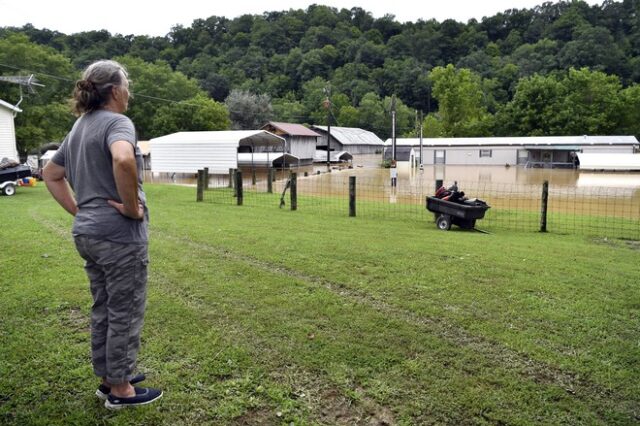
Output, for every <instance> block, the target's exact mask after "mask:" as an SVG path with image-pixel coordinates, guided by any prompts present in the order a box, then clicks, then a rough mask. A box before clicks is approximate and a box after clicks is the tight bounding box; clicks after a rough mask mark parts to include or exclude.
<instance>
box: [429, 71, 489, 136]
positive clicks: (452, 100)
mask: <svg viewBox="0 0 640 426" xmlns="http://www.w3.org/2000/svg"><path fill="white" fill-rule="evenodd" d="M430 78H431V80H432V81H433V96H434V98H436V99H437V100H438V104H439V110H438V115H439V117H440V120H441V122H442V128H443V130H444V135H445V136H448V137H464V136H484V135H486V134H487V133H488V127H489V126H488V121H489V119H490V118H489V115H488V114H487V110H486V108H485V106H484V105H483V97H484V94H483V92H482V86H481V81H480V78H479V77H478V76H477V75H475V74H473V73H472V72H471V70H468V69H465V68H462V69H459V70H458V69H456V68H455V67H454V66H453V65H451V64H449V65H447V66H446V67H436V68H434V69H433V70H432V71H431V73H430Z"/></svg>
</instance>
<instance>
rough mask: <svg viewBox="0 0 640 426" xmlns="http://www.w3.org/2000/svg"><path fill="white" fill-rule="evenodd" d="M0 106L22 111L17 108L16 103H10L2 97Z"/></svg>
mask: <svg viewBox="0 0 640 426" xmlns="http://www.w3.org/2000/svg"><path fill="white" fill-rule="evenodd" d="M0 106H3V107H5V108H7V109H10V110H11V111H13V112H22V110H21V109H20V108H18V107H17V106H16V105H11V104H10V103H9V102H5V101H3V100H2V99H0Z"/></svg>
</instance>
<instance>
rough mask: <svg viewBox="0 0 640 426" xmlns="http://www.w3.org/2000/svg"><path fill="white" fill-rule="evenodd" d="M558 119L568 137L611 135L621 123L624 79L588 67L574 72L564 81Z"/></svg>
mask: <svg viewBox="0 0 640 426" xmlns="http://www.w3.org/2000/svg"><path fill="white" fill-rule="evenodd" d="M562 85H563V86H564V91H565V96H563V97H562V98H561V99H560V105H561V113H560V115H559V117H558V120H559V121H560V123H561V126H562V129H558V131H563V132H564V134H567V135H572V134H573V135H609V134H612V133H613V132H615V130H616V127H617V123H618V120H619V116H618V112H619V102H620V98H619V92H620V90H621V84H620V79H619V78H618V77H617V76H612V75H606V74H605V73H603V72H600V71H591V70H589V69H587V68H581V69H579V70H576V69H573V68H572V69H570V70H569V72H568V73H567V75H566V76H565V78H564V79H563V80H562Z"/></svg>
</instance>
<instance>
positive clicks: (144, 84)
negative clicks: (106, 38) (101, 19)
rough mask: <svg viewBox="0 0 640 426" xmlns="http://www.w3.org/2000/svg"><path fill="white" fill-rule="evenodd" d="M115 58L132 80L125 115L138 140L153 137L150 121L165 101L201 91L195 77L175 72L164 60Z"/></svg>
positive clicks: (180, 99) (190, 96)
mask: <svg viewBox="0 0 640 426" xmlns="http://www.w3.org/2000/svg"><path fill="white" fill-rule="evenodd" d="M116 60H117V61H119V62H120V63H122V64H123V65H124V66H125V67H126V68H127V71H128V73H129V78H130V79H131V80H132V83H131V91H132V93H133V99H132V100H131V101H130V102H129V111H128V112H127V115H128V116H129V117H130V118H131V120H132V121H133V122H134V124H135V126H136V130H137V131H138V137H139V138H140V139H148V138H150V137H151V136H156V135H154V134H153V132H152V129H153V128H154V124H153V121H154V118H155V116H156V114H157V113H158V110H159V109H160V108H161V107H163V106H165V105H166V102H172V101H173V102H180V101H186V100H188V99H191V98H193V97H195V96H196V95H199V94H202V93H203V91H202V90H201V89H200V88H199V87H198V83H197V81H196V80H193V79H190V78H188V77H187V76H185V75H184V74H182V73H180V72H174V71H173V70H172V69H171V67H170V66H169V64H167V63H166V62H164V61H156V62H155V63H153V64H150V63H147V62H144V61H143V60H142V59H138V58H132V57H131V56H123V57H121V58H116Z"/></svg>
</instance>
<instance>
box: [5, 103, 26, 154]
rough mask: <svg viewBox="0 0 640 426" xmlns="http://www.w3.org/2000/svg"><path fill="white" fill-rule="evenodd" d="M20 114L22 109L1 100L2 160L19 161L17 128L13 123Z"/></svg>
mask: <svg viewBox="0 0 640 426" xmlns="http://www.w3.org/2000/svg"><path fill="white" fill-rule="evenodd" d="M19 112H22V110H21V109H20V108H18V107H15V106H13V105H11V104H10V103H8V102H5V101H3V100H2V99H0V160H1V159H3V158H5V157H7V158H10V159H12V160H16V161H18V160H19V158H18V149H17V147H16V128H15V125H14V122H13V119H14V117H15V116H16V114H17V113H19Z"/></svg>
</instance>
